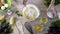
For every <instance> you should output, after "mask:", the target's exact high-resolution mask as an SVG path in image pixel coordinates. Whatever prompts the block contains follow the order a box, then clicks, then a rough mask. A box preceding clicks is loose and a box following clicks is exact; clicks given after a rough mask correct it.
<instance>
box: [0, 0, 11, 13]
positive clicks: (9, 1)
mask: <svg viewBox="0 0 60 34" xmlns="http://www.w3.org/2000/svg"><path fill="white" fill-rule="evenodd" d="M6 1H7V4H8V7H7V8H6V9H5V10H2V9H0V12H2V11H7V10H8V9H10V7H11V0H6Z"/></svg>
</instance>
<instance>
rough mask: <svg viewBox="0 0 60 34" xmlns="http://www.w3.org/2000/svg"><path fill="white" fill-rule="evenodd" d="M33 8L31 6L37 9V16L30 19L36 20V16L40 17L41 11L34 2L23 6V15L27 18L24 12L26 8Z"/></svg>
mask: <svg viewBox="0 0 60 34" xmlns="http://www.w3.org/2000/svg"><path fill="white" fill-rule="evenodd" d="M29 7H30V8H31V7H33V8H34V9H35V10H36V12H37V16H36V17H33V19H28V20H31V21H32V20H35V19H36V18H38V17H39V15H40V11H39V9H38V8H37V7H36V6H35V5H33V4H28V5H26V7H24V8H23V16H24V17H25V18H26V19H27V17H26V16H25V14H24V12H25V10H26V9H27V8H29Z"/></svg>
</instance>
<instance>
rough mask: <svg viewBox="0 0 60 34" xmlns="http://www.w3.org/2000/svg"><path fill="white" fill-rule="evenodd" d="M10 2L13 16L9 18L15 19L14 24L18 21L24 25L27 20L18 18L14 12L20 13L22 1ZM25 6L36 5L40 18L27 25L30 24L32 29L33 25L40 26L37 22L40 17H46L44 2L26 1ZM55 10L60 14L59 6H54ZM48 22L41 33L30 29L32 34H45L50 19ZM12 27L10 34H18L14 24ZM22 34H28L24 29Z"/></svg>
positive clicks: (42, 0)
mask: <svg viewBox="0 0 60 34" xmlns="http://www.w3.org/2000/svg"><path fill="white" fill-rule="evenodd" d="M11 2H12V6H11V10H12V11H13V14H12V15H11V16H14V17H15V18H16V22H15V23H17V21H18V20H20V21H21V22H19V23H22V24H24V23H25V22H26V21H27V20H26V19H25V18H24V17H18V16H17V15H16V14H15V11H16V10H19V11H20V12H22V9H23V7H24V5H23V4H22V3H23V0H11ZM27 4H34V5H36V6H37V7H38V8H39V9H40V16H39V17H38V18H37V19H36V20H34V21H32V22H28V23H30V24H31V25H32V27H34V25H35V24H41V22H40V21H39V20H40V19H41V18H42V17H47V16H46V10H47V8H46V7H45V6H44V0H28V2H27ZM56 9H57V11H58V12H60V5H57V6H56ZM3 14H4V13H3ZM5 14H6V12H5ZM11 16H7V17H6V19H7V21H9V19H10V17H11ZM48 20H49V21H48V23H47V24H45V25H43V27H44V30H43V31H42V32H36V31H35V30H34V28H32V29H33V32H34V34H44V33H46V32H47V29H48V27H49V26H50V22H51V20H50V19H48ZM53 20H55V19H53ZM53 20H52V21H53ZM41 25H42V24H41ZM12 27H13V29H14V31H13V33H12V34H19V31H18V29H17V28H16V25H15V24H14V25H12ZM24 33H25V34H30V33H29V32H28V31H27V29H26V28H25V27H24Z"/></svg>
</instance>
